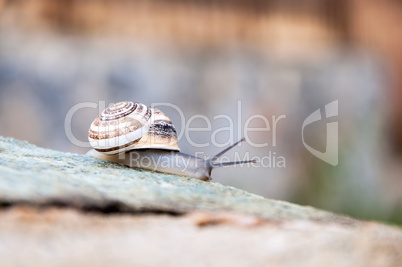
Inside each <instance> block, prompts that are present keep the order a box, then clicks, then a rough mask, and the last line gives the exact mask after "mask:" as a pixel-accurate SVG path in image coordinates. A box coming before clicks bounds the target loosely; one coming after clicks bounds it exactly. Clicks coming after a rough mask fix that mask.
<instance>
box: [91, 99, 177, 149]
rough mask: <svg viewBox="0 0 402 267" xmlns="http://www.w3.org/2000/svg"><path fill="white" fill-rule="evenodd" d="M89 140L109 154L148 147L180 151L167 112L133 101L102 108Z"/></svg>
mask: <svg viewBox="0 0 402 267" xmlns="http://www.w3.org/2000/svg"><path fill="white" fill-rule="evenodd" d="M88 139H89V142H90V144H91V146H92V147H93V148H94V149H95V150H97V151H99V152H102V153H105V154H117V153H122V152H126V151H129V150H132V149H145V148H154V149H167V150H176V151H179V150H180V149H179V147H178V145H177V134H176V129H175V128H174V126H173V124H172V122H171V121H170V119H169V118H168V117H167V116H166V115H165V114H163V113H162V112H161V111H160V110H158V109H153V108H149V107H148V106H146V105H144V104H141V103H136V102H129V101H124V102H119V103H116V104H113V105H110V106H109V107H108V108H106V109H105V110H104V111H102V112H101V114H100V115H99V116H98V117H97V118H96V119H95V120H94V121H93V122H92V124H91V127H90V129H89V132H88Z"/></svg>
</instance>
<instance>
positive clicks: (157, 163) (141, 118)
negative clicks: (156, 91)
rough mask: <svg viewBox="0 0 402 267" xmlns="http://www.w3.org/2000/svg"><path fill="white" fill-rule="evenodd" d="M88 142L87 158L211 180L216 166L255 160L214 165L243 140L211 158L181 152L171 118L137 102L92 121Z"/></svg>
mask: <svg viewBox="0 0 402 267" xmlns="http://www.w3.org/2000/svg"><path fill="white" fill-rule="evenodd" d="M88 139H89V143H90V145H91V146H92V147H93V149H91V150H90V151H88V152H87V155H89V156H92V157H96V158H98V159H101V160H107V161H111V162H115V163H119V164H123V165H126V166H129V167H131V168H142V169H146V170H151V171H156V172H161V173H167V174H176V175H182V176H189V177H193V178H196V179H199V180H202V181H210V180H211V179H212V178H211V171H212V169H213V168H215V167H221V166H228V165H235V164H243V163H255V160H246V161H234V162H222V163H219V162H216V161H217V160H218V158H219V157H220V156H222V155H223V154H224V153H226V152H227V151H228V150H230V149H231V148H233V147H235V146H236V145H237V144H239V143H240V142H242V141H244V140H245V139H244V138H243V139H241V140H240V141H238V142H236V143H235V144H233V145H231V146H229V147H228V148H226V149H224V150H223V151H221V152H220V153H218V154H217V155H215V156H213V157H212V158H210V159H207V160H204V159H202V158H199V157H195V156H192V155H188V154H184V153H181V152H180V148H179V146H178V141H177V133H176V129H175V127H174V125H173V124H172V122H171V121H170V119H169V118H168V117H167V116H166V115H165V114H164V113H163V112H162V111H160V110H159V109H157V108H150V107H148V106H146V105H144V104H141V103H136V102H129V101H124V102H119V103H115V104H113V105H110V106H109V107H107V108H106V109H105V110H104V111H102V112H101V114H100V115H99V116H98V117H96V119H95V120H94V121H93V122H92V124H91V126H90V128H89V132H88Z"/></svg>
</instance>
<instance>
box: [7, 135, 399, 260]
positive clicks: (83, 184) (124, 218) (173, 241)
mask: <svg viewBox="0 0 402 267" xmlns="http://www.w3.org/2000/svg"><path fill="white" fill-rule="evenodd" d="M0 204H1V206H0V259H1V266H111V265H113V266H269V265H271V266H326V267H331V266H362V267H363V266H364V267H366V266H402V231H401V230H400V229H398V228H393V227H390V226H386V225H382V224H379V223H374V222H364V221H358V220H355V219H351V218H348V217H344V216H341V215H335V214H332V213H329V212H325V211H320V210H317V209H314V208H310V207H302V206H298V205H294V204H290V203H286V202H281V201H275V200H270V199H264V198H262V197H259V196H257V195H253V194H250V193H247V192H244V191H242V190H238V189H235V188H231V187H225V186H223V185H220V184H217V183H208V182H201V181H197V180H194V179H190V178H187V177H180V176H173V175H164V174H158V173H153V172H147V171H143V170H133V169H129V168H126V167H123V166H119V165H116V164H112V163H108V162H103V161H100V160H97V159H94V158H90V157H87V156H84V155H74V154H67V153H61V152H56V151H52V150H47V149H42V148H38V147H35V146H33V145H30V144H28V143H26V142H21V141H17V140H14V139H10V138H0Z"/></svg>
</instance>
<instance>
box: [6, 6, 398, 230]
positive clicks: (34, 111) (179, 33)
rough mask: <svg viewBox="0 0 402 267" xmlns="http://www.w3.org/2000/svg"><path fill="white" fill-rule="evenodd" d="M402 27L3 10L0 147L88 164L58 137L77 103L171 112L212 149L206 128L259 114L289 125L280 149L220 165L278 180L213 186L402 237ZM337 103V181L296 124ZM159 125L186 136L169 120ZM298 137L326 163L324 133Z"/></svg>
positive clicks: (275, 12)
mask: <svg viewBox="0 0 402 267" xmlns="http://www.w3.org/2000/svg"><path fill="white" fill-rule="evenodd" d="M401 25H402V2H401V1H398V0H384V1H374V0H366V1H363V0H349V1H347V0H298V1H296V0H248V1H245V0H113V1H112V0H108V1H107V0H59V1H54V0H25V1H22V0H20V1H19V0H8V1H7V0H0V135H2V136H7V137H14V138H18V139H22V140H27V141H29V142H31V143H33V144H36V145H38V146H41V147H46V148H51V149H56V150H60V151H66V152H72V153H85V152H86V151H87V150H88V148H83V147H79V146H76V145H74V144H72V143H71V142H70V141H69V140H68V138H67V136H66V133H65V128H64V122H65V117H66V114H67V113H68V111H69V110H70V109H71V108H72V107H73V106H75V105H76V104H79V103H82V102H92V103H99V101H104V102H105V103H106V105H107V104H109V103H113V102H117V101H122V100H132V101H137V102H142V103H144V104H147V105H151V104H152V103H158V102H168V103H172V104H174V105H177V106H178V107H180V108H181V110H182V111H183V112H184V114H185V116H186V119H189V118H190V117H191V116H193V115H196V114H202V115H205V116H207V117H208V118H210V119H211V123H212V130H211V131H208V132H197V133H196V132H194V133H192V134H191V139H192V140H193V141H194V142H199V143H206V142H210V140H211V134H212V132H213V131H214V130H216V129H219V128H220V127H227V126H228V124H227V121H225V120H213V117H214V116H216V115H220V114H225V115H228V116H230V117H232V118H233V119H234V120H235V121H236V120H237V114H238V113H237V112H238V103H239V101H240V103H241V106H242V119H241V122H242V124H243V125H244V123H245V121H246V120H247V118H248V117H249V116H251V115H254V114H262V115H264V116H266V117H267V118H268V119H269V120H270V122H272V120H271V116H272V115H275V116H277V117H278V116H280V115H286V119H283V120H281V121H280V122H279V123H278V129H277V145H276V146H272V134H270V133H263V132H260V133H257V132H256V133H252V134H251V135H250V137H252V139H253V142H255V143H257V142H260V143H264V142H268V143H269V146H268V147H265V148H254V147H252V146H250V145H248V144H243V145H242V146H241V147H239V148H236V150H235V151H233V152H231V153H229V154H228V155H229V156H232V157H233V155H234V152H238V153H240V155H242V154H245V153H247V152H249V153H250V155H251V156H259V157H263V156H266V155H268V154H269V153H270V152H271V153H272V152H275V153H276V155H277V156H282V157H284V158H285V159H286V167H285V168H263V167H260V168H251V167H242V168H240V167H232V168H221V169H217V170H214V171H213V175H212V176H213V177H214V181H215V182H218V183H222V184H224V185H230V186H234V187H238V188H242V189H245V190H247V191H250V192H253V193H255V194H259V195H262V196H265V197H269V198H274V199H281V200H286V201H291V202H294V203H299V204H302V205H311V206H314V207H318V208H322V209H327V210H331V211H334V212H338V213H343V214H347V215H351V216H354V217H358V218H363V219H368V220H380V221H385V222H389V223H392V224H402V175H401V172H402V164H401V163H402V105H401V104H400V103H399V102H400V101H401V100H402V31H401ZM334 100H338V101H339V116H338V117H337V118H335V119H336V120H337V121H338V123H339V164H338V165H337V166H335V167H334V166H331V165H329V164H327V163H325V162H323V161H321V160H319V159H317V158H315V157H314V156H313V155H311V154H310V152H308V151H307V149H306V148H305V147H304V146H303V143H302V140H301V128H302V124H303V121H304V119H305V118H306V117H307V116H308V115H309V114H311V113H312V112H314V111H315V110H317V109H319V108H321V110H323V108H324V106H325V105H326V104H328V103H330V102H332V101H334ZM162 109H163V108H162ZM163 111H164V112H165V113H166V114H167V115H168V116H169V117H170V118H171V119H172V121H173V122H174V124H175V125H176V126H177V128H178V131H180V130H181V128H182V127H183V126H182V125H178V123H179V122H180V117H179V116H178V114H177V112H175V111H174V110H173V109H170V108H166V109H163ZM97 113H98V110H96V109H92V108H84V109H80V110H78V111H77V112H76V113H75V115H74V116H73V118H72V132H73V134H74V136H75V137H76V138H77V139H78V140H80V141H82V142H86V140H87V131H88V128H89V125H90V123H91V122H92V120H93V119H94V118H95V117H96V115H97ZM192 126H193V127H196V126H199V127H205V126H206V124H205V121H203V120H194V122H193V123H192ZM251 126H253V127H264V123H263V121H262V120H261V121H259V120H254V121H253V123H251ZM234 127H235V133H237V130H238V125H237V123H235V125H234ZM305 135H306V136H305V137H306V142H307V143H308V144H309V145H310V146H311V147H313V148H315V149H317V150H320V151H325V139H326V121H325V120H323V121H319V122H316V123H314V124H311V125H309V127H308V128H307V127H306V130H305ZM228 136H229V134H228V133H227V132H221V133H219V134H218V135H217V136H216V139H217V140H218V141H219V142H221V143H224V142H226V140H227V138H228ZM240 138H241V136H237V135H235V136H234V139H240ZM179 145H180V147H181V148H182V151H184V152H187V153H189V154H195V153H196V152H203V153H205V155H213V154H215V153H217V152H218V151H220V150H221V148H219V147H214V146H212V145H211V146H208V147H203V148H195V147H193V146H191V145H190V144H189V142H188V140H187V139H186V138H181V139H180V140H179Z"/></svg>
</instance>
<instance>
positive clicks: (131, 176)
mask: <svg viewBox="0 0 402 267" xmlns="http://www.w3.org/2000/svg"><path fill="white" fill-rule="evenodd" d="M0 173H1V179H0V202H3V203H6V204H7V203H16V202H18V203H30V204H40V205H46V204H55V203H56V204H62V205H69V206H76V207H81V208H84V209H113V210H117V211H125V212H138V211H151V212H168V213H184V212H188V211H192V210H195V209H201V210H209V211H225V210H226V211H227V210H232V211H237V212H242V213H246V214H251V215H257V216H260V217H262V218H266V219H271V220H283V219H310V220H315V221H339V222H342V223H355V222H356V221H354V220H352V219H350V218H347V217H344V216H339V215H335V214H332V213H329V212H324V211H320V210H317V209H313V208H311V207H302V206H298V205H294V204H290V203H286V202H283V201H277V200H271V199H264V198H263V197H260V196H258V195H254V194H250V193H247V192H245V191H242V190H239V189H236V188H233V187H227V186H223V185H221V184H218V183H213V182H202V181H198V180H196V179H193V178H188V177H182V176H175V175H167V174H161V173H155V172H149V171H143V170H135V169H130V168H127V167H124V166H121V165H117V164H114V163H109V162H105V161H101V160H98V159H95V158H92V157H88V156H85V155H76V154H68V153H62V152H57V151H53V150H49V149H43V148H38V147H36V146H34V145H31V144H28V143H27V142H22V141H17V140H15V139H11V138H0Z"/></svg>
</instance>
